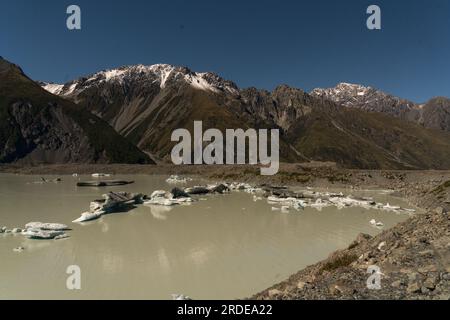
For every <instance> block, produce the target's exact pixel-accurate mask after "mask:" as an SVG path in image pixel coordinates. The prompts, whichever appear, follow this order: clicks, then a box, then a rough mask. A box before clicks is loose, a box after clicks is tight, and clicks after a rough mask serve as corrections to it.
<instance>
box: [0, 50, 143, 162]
mask: <svg viewBox="0 0 450 320" xmlns="http://www.w3.org/2000/svg"><path fill="white" fill-rule="evenodd" d="M9 162H19V163H27V164H30V163H33V164H36V163H151V160H150V159H149V157H148V156H147V155H146V154H144V153H143V152H142V151H140V150H139V149H138V148H136V147H135V146H134V145H132V144H131V143H130V142H128V141H127V140H126V139H125V138H123V137H121V136H120V135H118V134H117V133H116V132H115V131H114V130H113V129H112V128H111V127H110V126H109V125H108V124H107V123H106V122H104V121H103V120H102V119H100V118H98V117H96V116H95V115H93V114H92V113H90V112H88V111H86V110H85V109H83V108H80V107H79V106H77V105H75V104H73V103H72V102H70V101H67V100H64V99H61V98H60V97H58V96H55V95H52V94H50V93H48V92H47V91H45V90H43V89H42V88H41V87H40V86H39V85H37V84H36V83H35V82H34V81H32V80H30V79H29V78H28V77H27V76H26V75H25V74H24V73H23V72H22V70H21V69H20V68H19V67H18V66H16V65H14V64H11V63H9V62H8V61H6V60H4V59H2V58H0V163H9Z"/></svg>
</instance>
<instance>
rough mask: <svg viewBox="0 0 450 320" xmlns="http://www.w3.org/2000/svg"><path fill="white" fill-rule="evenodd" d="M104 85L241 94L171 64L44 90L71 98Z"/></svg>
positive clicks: (46, 86)
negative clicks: (184, 88)
mask: <svg viewBox="0 0 450 320" xmlns="http://www.w3.org/2000/svg"><path fill="white" fill-rule="evenodd" d="M105 84H116V85H122V86H124V87H127V86H130V85H138V84H140V85H145V86H147V87H159V89H164V88H166V87H167V86H173V85H178V86H179V85H182V84H188V85H190V86H192V87H193V88H197V89H201V90H205V91H211V92H216V93H217V92H228V93H231V94H237V93H238V89H237V86H236V85H235V84H234V83H233V82H231V81H227V80H224V79H222V78H221V77H219V76H218V75H216V74H214V73H211V72H203V73H197V72H193V71H191V70H190V69H188V68H186V67H177V66H172V65H168V64H155V65H151V66H144V65H135V66H124V67H120V68H117V69H112V70H104V71H100V72H97V73H95V74H93V75H90V76H88V77H84V78H80V79H77V80H75V81H71V82H69V83H67V84H55V83H42V87H43V88H44V89H46V90H47V91H49V92H51V93H53V94H56V95H61V96H72V95H76V94H78V93H80V92H82V91H84V90H86V89H89V88H92V87H100V86H101V85H105Z"/></svg>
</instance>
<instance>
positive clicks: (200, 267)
mask: <svg viewBox="0 0 450 320" xmlns="http://www.w3.org/2000/svg"><path fill="white" fill-rule="evenodd" d="M40 177H41V176H25V175H13V174H0V227H1V226H7V227H8V229H12V228H15V227H23V226H24V225H25V224H26V223H28V222H31V221H40V222H58V223H64V224H67V225H68V226H69V227H70V228H71V229H72V230H71V231H69V232H68V234H69V235H70V238H68V239H63V240H29V239H26V238H25V237H24V236H22V235H20V234H15V235H13V234H0V299H172V296H171V294H173V293H181V294H185V295H188V296H190V297H191V298H193V299H236V298H238V299H239V298H245V297H248V296H251V295H252V294H255V293H257V292H259V291H261V290H264V289H266V288H268V287H270V286H272V285H274V284H275V283H278V282H280V281H282V280H285V279H286V278H287V277H289V276H290V275H292V274H293V273H295V272H297V271H299V270H300V269H302V268H304V267H306V266H308V265H310V264H313V263H315V262H318V261H320V260H322V259H324V258H326V257H327V256H328V255H329V254H330V253H331V252H332V251H334V250H337V249H342V248H345V247H347V246H348V245H349V244H350V243H351V242H352V241H353V240H354V239H355V238H356V236H357V235H358V233H360V232H364V233H369V234H371V235H375V234H378V233H379V232H381V230H380V229H377V228H375V227H373V226H372V225H371V224H370V223H369V221H370V220H371V219H376V220H377V221H382V222H383V223H384V228H385V229H386V228H390V227H392V226H394V225H395V224H397V223H398V222H401V221H404V220H405V219H407V218H408V214H398V213H395V212H388V211H379V210H375V209H363V208H359V207H351V208H344V209H341V210H338V209H337V208H335V207H329V208H324V209H322V210H321V211H318V210H316V209H313V208H306V209H304V210H301V211H299V212H297V211H295V210H291V211H290V213H283V212H280V211H272V207H273V205H270V204H268V203H267V201H266V200H265V199H264V200H262V201H254V199H253V195H251V194H248V193H245V192H233V193H231V194H228V195H207V196H201V197H200V198H201V199H203V200H200V201H198V202H195V203H193V204H192V205H191V206H177V207H173V208H166V207H147V206H144V205H139V206H138V207H137V208H135V209H133V210H131V211H129V212H126V213H116V214H109V215H106V216H102V217H101V218H100V219H99V220H95V221H91V222H87V223H85V224H83V225H80V224H74V223H71V221H72V220H74V219H76V218H78V217H79V216H80V214H81V213H82V212H84V211H87V210H88V209H89V203H90V201H92V200H95V199H99V198H101V195H102V194H103V193H106V192H108V191H128V192H141V193H145V194H149V195H150V194H151V193H152V192H153V191H154V190H161V189H162V190H171V188H173V185H170V184H168V183H166V181H165V180H166V179H167V178H168V176H145V175H131V176H127V175H117V176H113V177H112V178H111V179H121V180H134V181H135V183H134V184H131V185H127V186H119V187H108V188H90V187H87V188H80V187H76V182H77V181H78V180H84V181H85V180H95V179H93V178H92V177H90V176H80V177H72V176H44V177H45V178H47V179H54V178H56V177H61V178H62V182H59V183H43V184H39V183H33V182H35V181H39V180H40ZM200 183H201V181H193V182H189V184H188V185H198V184H200ZM203 183H205V182H203ZM342 191H344V190H342ZM344 193H345V194H353V195H365V196H368V195H369V196H372V197H373V198H374V199H375V200H376V201H379V202H383V203H387V202H389V203H390V204H391V205H400V206H403V207H407V208H411V206H409V205H407V204H406V203H405V202H404V201H403V200H402V199H399V198H395V197H392V196H389V195H388V194H386V193H385V192H381V191H370V192H354V191H353V192H352V191H351V190H347V191H344ZM19 246H22V247H24V248H25V250H24V251H23V252H14V251H13V249H14V248H16V247H19ZM71 265H77V266H79V267H80V269H81V290H68V289H67V287H66V280H67V278H68V277H69V274H67V273H66V271H67V268H68V266H71Z"/></svg>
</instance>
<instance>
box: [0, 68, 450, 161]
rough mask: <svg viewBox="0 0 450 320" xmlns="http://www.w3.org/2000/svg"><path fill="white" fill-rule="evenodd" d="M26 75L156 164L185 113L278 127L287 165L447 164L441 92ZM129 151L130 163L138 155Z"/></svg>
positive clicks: (176, 72)
mask: <svg viewBox="0 0 450 320" xmlns="http://www.w3.org/2000/svg"><path fill="white" fill-rule="evenodd" d="M3 61H5V60H3ZM3 63H6V62H3ZM20 74H21V75H22V77H24V78H26V76H25V75H23V73H21V72H20ZM26 80H27V84H28V85H29V86H30V88H29V90H30V93H29V95H30V96H31V97H32V96H33V95H34V94H37V93H36V92H37V91H38V89H39V95H42V96H45V97H46V98H47V99H49V100H48V101H45V102H46V104H45V105H44V106H48V102H51V101H56V102H57V104H58V105H59V106H63V105H64V106H66V105H67V106H68V109H70V110H76V111H77V112H79V113H82V114H83V115H84V116H86V114H89V117H93V118H92V119H95V121H96V123H100V122H99V121H102V122H101V123H102V125H105V122H106V123H108V124H109V126H110V127H109V126H108V128H112V129H114V130H112V129H111V130H112V131H113V133H111V131H108V134H111V135H114V134H116V133H118V134H119V135H120V136H121V137H122V139H123V141H124V143H126V142H128V143H131V145H132V146H133V147H134V146H135V148H136V149H137V150H135V151H136V152H137V153H136V154H139V155H141V156H142V153H139V152H141V151H140V150H142V151H143V152H144V153H145V154H146V155H147V154H148V155H150V156H151V158H153V159H158V160H162V161H169V159H170V151H171V149H172V147H173V145H174V143H173V142H171V141H170V136H171V133H172V131H173V130H175V129H178V128H186V129H188V130H190V131H191V132H192V130H193V122H194V120H201V121H203V127H204V129H205V130H206V129H207V128H218V129H220V130H225V129H233V128H234V129H236V128H242V129H247V128H256V129H258V128H278V129H280V132H281V136H280V139H281V141H280V155H281V158H282V159H281V160H282V161H286V162H305V161H333V162H336V163H337V164H339V165H340V166H342V167H348V168H367V169H427V168H431V169H449V168H450V133H449V132H448V131H450V129H449V128H450V120H449V119H450V116H449V108H450V103H449V100H448V99H446V98H435V99H432V100H430V101H429V102H427V103H425V104H423V105H419V104H416V103H413V102H410V101H407V100H405V99H400V98H397V97H395V96H392V95H389V94H386V93H383V92H381V91H379V90H376V89H372V88H370V87H363V86H360V85H353V84H346V83H342V84H339V85H338V86H336V87H335V88H332V89H315V90H313V91H312V92H310V93H307V92H304V91H303V90H301V89H297V88H292V87H289V86H287V85H280V86H278V87H277V88H275V89H274V90H273V91H267V90H260V89H257V88H246V89H241V88H239V87H238V86H237V85H236V84H235V83H233V82H232V81H228V80H225V79H223V78H221V77H220V76H218V75H216V74H214V73H208V72H206V73H198V72H194V71H192V70H190V69H188V68H186V67H176V66H171V65H166V64H158V65H153V66H143V65H136V66H125V67H121V68H118V69H113V70H105V71H101V72H97V73H94V74H92V75H89V76H86V77H83V78H80V79H77V80H74V81H71V82H69V83H66V84H53V83H45V82H39V86H40V87H41V88H39V86H38V85H35V83H32V81H31V80H30V79H28V78H26ZM4 86H5V83H4V81H3V79H2V81H1V82H0V99H2V100H3V95H4V94H5V93H4V92H7V90H6V91H5V90H3V87H4ZM31 86H32V87H33V88H31ZM10 87H11V86H10ZM31 89H32V90H31ZM44 89H45V90H44ZM27 91H28V90H23V91H21V92H16V90H12V93H10V95H12V97H10V99H9V100H8V103H6V104H5V103H3V106H1V107H2V108H10V109H11V108H13V106H14V105H15V104H17V101H23V100H24V98H26V97H27V95H28V92H27ZM33 92H34V93H33ZM19 93H20V94H19ZM14 97H15V99H12V98H14ZM18 98H20V99H18ZM30 99H31V98H30ZM2 100H0V101H2ZM41 105H42V104H41ZM62 109H64V107H63V108H62ZM73 112H75V111H73ZM19 120H20V119H19ZM103 121H104V122H103ZM16 122H17V125H19V124H20V121H16ZM4 139H5V138H1V139H0V145H1V143H4V142H3V140H4ZM42 139H43V140H47V139H46V138H45V139H44V138H42ZM130 148H131V147H130ZM88 158H89V157H86V160H87V161H93V160H95V157H90V158H89V159H88ZM138 158H139V157H137V158H136V159H134V161H135V162H142V161H144V160H143V159H138ZM4 159H5V160H3V162H11V161H17V160H18V159H19V158H18V157H9V158H4ZM50 160H52V159H50ZM75 160H77V159H71V161H75ZM110 160H111V161H121V159H119V160H117V159H110ZM83 161H84V160H83ZM95 161H98V160H95ZM146 161H151V160H150V159H149V160H146ZM144 162H145V161H144Z"/></svg>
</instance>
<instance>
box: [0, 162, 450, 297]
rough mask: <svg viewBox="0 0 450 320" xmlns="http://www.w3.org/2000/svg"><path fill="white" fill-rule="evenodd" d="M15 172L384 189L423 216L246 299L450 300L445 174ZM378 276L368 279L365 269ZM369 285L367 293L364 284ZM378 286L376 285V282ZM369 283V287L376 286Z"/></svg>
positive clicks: (213, 169)
mask: <svg viewBox="0 0 450 320" xmlns="http://www.w3.org/2000/svg"><path fill="white" fill-rule="evenodd" d="M0 172H9V173H20V174H52V175H55V174H72V173H78V174H91V173H94V172H104V173H113V174H186V175H193V176H194V175H197V176H202V177H205V178H209V179H213V180H217V181H239V182H251V183H256V184H258V183H268V184H283V185H295V186H299V185H301V186H311V187H325V188H326V187H329V188H342V187H344V188H351V189H371V188H382V189H389V190H392V191H393V192H394V193H396V194H397V195H398V196H402V197H405V198H406V199H407V200H408V201H409V202H410V203H411V204H414V205H417V206H419V207H421V208H423V209H425V210H426V213H424V214H417V215H416V216H414V217H412V218H410V219H408V220H407V221H405V222H403V223H400V224H399V225H397V226H395V227H393V228H391V229H389V230H386V231H384V232H383V233H381V234H380V235H378V236H376V237H373V238H372V237H371V236H369V235H363V234H361V235H359V236H358V238H357V239H356V240H355V241H354V242H353V243H352V244H350V245H349V247H348V248H347V249H345V250H340V251H337V252H334V253H332V254H331V255H330V256H329V258H328V259H326V260H324V261H321V262H319V263H317V264H314V265H312V266H309V267H307V268H305V269H304V270H302V271H300V272H298V273H297V274H295V275H293V276H291V277H290V278H289V279H287V280H286V281H284V282H282V283H280V284H277V285H275V286H273V287H272V288H270V289H267V290H265V291H263V292H261V293H258V294H256V295H255V296H253V297H252V299H450V214H449V213H448V212H449V211H450V171H387V170H343V169H338V168H336V167H335V166H333V165H332V164H325V165H324V164H307V165H304V164H282V166H281V168H280V172H279V173H278V174H277V175H275V176H269V177H264V176H261V175H260V174H259V168H257V167H251V166H170V165H161V166H160V165H158V166H148V165H141V166H136V165H107V166H105V165H58V166H39V167H31V168H30V167H28V168H24V167H20V166H14V165H4V166H0ZM371 266H376V267H375V268H379V269H372V270H379V273H375V274H374V275H371V274H369V273H368V271H372V270H370V269H369V267H371ZM369 277H370V280H372V281H371V282H370V283H372V286H375V287H376V286H377V284H379V285H380V288H379V289H370V288H368V283H367V281H368V279H369ZM378 280H380V281H379V282H378ZM374 281H375V282H374Z"/></svg>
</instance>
